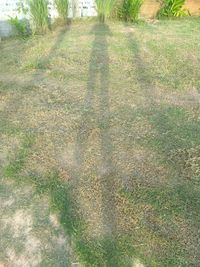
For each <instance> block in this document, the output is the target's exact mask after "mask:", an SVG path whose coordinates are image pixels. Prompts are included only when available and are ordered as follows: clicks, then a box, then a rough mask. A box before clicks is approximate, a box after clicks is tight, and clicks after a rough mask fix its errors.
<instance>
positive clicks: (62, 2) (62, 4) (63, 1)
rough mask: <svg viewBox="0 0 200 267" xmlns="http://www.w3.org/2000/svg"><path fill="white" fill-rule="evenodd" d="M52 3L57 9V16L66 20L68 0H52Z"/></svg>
mask: <svg viewBox="0 0 200 267" xmlns="http://www.w3.org/2000/svg"><path fill="white" fill-rule="evenodd" d="M54 3H55V6H56V9H57V11H58V14H59V17H60V18H61V19H62V20H63V21H66V20H67V17H68V8H69V1H68V0H54Z"/></svg>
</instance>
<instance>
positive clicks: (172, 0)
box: [157, 0, 188, 18]
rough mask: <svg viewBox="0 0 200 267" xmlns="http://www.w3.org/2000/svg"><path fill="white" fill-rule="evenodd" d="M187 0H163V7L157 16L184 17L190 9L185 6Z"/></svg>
mask: <svg viewBox="0 0 200 267" xmlns="http://www.w3.org/2000/svg"><path fill="white" fill-rule="evenodd" d="M184 4H185V0H161V9H160V10H159V11H158V14H157V17H158V18H162V17H183V16H187V15H188V11H187V10H186V9H185V8H183V5H184Z"/></svg>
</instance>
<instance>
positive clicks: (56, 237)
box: [0, 18, 200, 267]
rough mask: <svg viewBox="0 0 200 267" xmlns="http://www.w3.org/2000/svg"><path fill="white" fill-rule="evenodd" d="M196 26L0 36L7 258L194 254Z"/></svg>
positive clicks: (93, 261) (146, 262)
mask: <svg viewBox="0 0 200 267" xmlns="http://www.w3.org/2000/svg"><path fill="white" fill-rule="evenodd" d="M199 26H200V20H199V18H184V19H180V20H169V21H167V22H166V21H160V22H157V23H155V24H147V23H142V24H140V23H139V24H136V25H135V24H134V25H132V24H123V23H118V22H115V23H113V22H109V23H108V24H105V25H103V24H96V23H95V22H94V21H92V20H85V21H84V23H81V22H74V24H72V25H71V26H69V25H68V26H66V28H61V29H58V30H57V31H55V32H52V33H48V34H47V35H45V36H34V37H32V38H30V39H27V40H16V39H8V40H5V41H3V42H2V43H1V50H0V69H1V73H0V100H1V101H0V126H1V127H0V140H1V141H0V151H1V153H0V166H1V167H0V179H1V183H0V200H1V201H0V217H1V220H0V227H1V229H2V230H1V233H0V241H1V242H0V265H1V264H7V260H9V262H11V264H15V262H16V260H18V264H19V265H20V264H21V265H23V264H24V262H25V266H29V264H30V261H31V262H35V266H42V267H43V266H71V264H72V263H74V262H79V263H80V264H82V265H80V266H84V267H90V266H91V267H93V266H102V267H103V266H108V267H117V266H119V267H129V266H130V267H132V266H153V267H154V266H164V267H172V266H173V267H174V266H175V267H176V266H177V267H178V266H187V267H189V266H198V265H199V259H198V251H199V247H198V239H197V232H198V221H199V212H198V210H199V204H200V203H199V197H198V196H199V178H200V161H199V156H200V155H199V151H200V108H199V107H200V105H199V104H200V96H199V93H200V91H199V88H200V83H199V75H200V72H199V70H200V68H199V61H198V56H199V53H200V37H199V34H198V31H199ZM80 51H81V52H80ZM5 207H6V208H5ZM21 218H26V219H24V220H21ZM52 218H53V219H52ZM30 242H33V243H34V244H35V246H32V247H30V245H29V243H30ZM41 244H44V246H41ZM5 248H6V249H5ZM66 251H67V253H66ZM139 264H141V265H139Z"/></svg>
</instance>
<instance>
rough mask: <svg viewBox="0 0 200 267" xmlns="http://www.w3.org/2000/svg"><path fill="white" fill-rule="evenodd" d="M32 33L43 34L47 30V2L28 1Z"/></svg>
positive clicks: (43, 0) (44, 0)
mask: <svg viewBox="0 0 200 267" xmlns="http://www.w3.org/2000/svg"><path fill="white" fill-rule="evenodd" d="M28 3H29V8H30V13H31V18H32V21H33V25H34V33H45V32H46V31H47V30H48V28H49V13H48V1H47V0H29V1H28Z"/></svg>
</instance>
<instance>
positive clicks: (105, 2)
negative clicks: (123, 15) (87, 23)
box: [96, 0, 115, 22]
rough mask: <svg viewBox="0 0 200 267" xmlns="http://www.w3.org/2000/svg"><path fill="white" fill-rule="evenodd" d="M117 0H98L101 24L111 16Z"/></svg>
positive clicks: (97, 5)
mask: <svg viewBox="0 0 200 267" xmlns="http://www.w3.org/2000/svg"><path fill="white" fill-rule="evenodd" d="M114 3H115V0H96V7H97V13H98V17H99V20H100V22H104V21H105V19H106V18H107V17H109V16H110V14H111V11H112V9H113V6H114Z"/></svg>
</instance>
